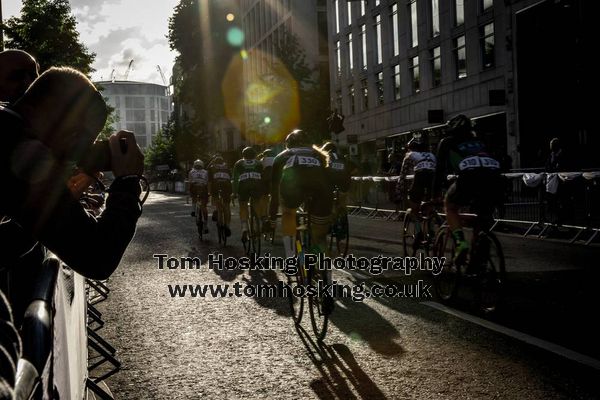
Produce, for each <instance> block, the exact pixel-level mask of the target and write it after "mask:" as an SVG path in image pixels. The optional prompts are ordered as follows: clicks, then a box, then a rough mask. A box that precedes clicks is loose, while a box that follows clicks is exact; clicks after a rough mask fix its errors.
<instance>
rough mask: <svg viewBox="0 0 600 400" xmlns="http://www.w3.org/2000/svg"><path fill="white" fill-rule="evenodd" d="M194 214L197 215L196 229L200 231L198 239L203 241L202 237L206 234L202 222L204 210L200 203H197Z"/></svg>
mask: <svg viewBox="0 0 600 400" xmlns="http://www.w3.org/2000/svg"><path fill="white" fill-rule="evenodd" d="M194 213H195V214H196V228H197V229H198V237H199V238H200V241H202V239H203V238H202V235H203V233H204V223H203V221H202V208H201V207H200V205H199V202H196V207H195V208H194Z"/></svg>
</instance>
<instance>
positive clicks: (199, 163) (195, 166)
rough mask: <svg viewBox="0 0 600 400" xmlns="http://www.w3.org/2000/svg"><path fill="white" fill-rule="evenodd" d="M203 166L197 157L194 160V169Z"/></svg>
mask: <svg viewBox="0 0 600 400" xmlns="http://www.w3.org/2000/svg"><path fill="white" fill-rule="evenodd" d="M202 168H204V163H203V162H202V160H200V159H198V160H196V161H194V169H202Z"/></svg>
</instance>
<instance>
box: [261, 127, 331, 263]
mask: <svg viewBox="0 0 600 400" xmlns="http://www.w3.org/2000/svg"><path fill="white" fill-rule="evenodd" d="M285 144H286V150H284V151H283V152H281V153H279V155H277V157H275V161H274V163H273V177H272V186H271V205H270V214H271V219H272V220H275V216H276V214H277V210H278V207H279V199H281V203H282V217H281V225H282V227H281V230H282V234H283V244H284V248H285V255H286V257H293V256H294V255H295V249H294V237H295V235H296V209H297V208H298V207H299V206H300V205H301V204H302V203H303V202H304V201H305V200H310V202H309V203H308V204H306V206H307V208H308V211H309V212H310V221H311V230H312V232H311V233H312V238H313V244H314V245H315V246H316V247H318V251H319V252H323V251H324V250H325V248H326V247H327V246H326V243H327V240H326V236H327V232H328V231H329V224H330V216H331V209H332V203H333V196H332V187H331V184H330V183H329V179H328V177H327V173H326V168H325V167H326V165H327V158H328V157H327V155H326V154H324V153H322V152H321V151H320V150H318V149H316V148H314V147H313V146H312V143H311V141H310V138H309V137H308V135H307V134H306V132H304V131H302V130H295V131H293V132H292V133H290V134H289V135H288V136H287V137H286V139H285Z"/></svg>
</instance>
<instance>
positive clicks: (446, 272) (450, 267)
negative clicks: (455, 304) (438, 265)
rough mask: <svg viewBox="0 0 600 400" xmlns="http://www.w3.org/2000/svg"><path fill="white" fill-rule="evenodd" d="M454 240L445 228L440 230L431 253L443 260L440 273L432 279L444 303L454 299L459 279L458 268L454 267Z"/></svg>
mask: <svg viewBox="0 0 600 400" xmlns="http://www.w3.org/2000/svg"><path fill="white" fill-rule="evenodd" d="M454 248H455V245H454V240H453V239H452V237H451V235H450V229H448V227H447V226H444V227H442V228H440V230H439V231H438V233H437V236H436V238H435V242H434V245H433V251H434V254H435V256H436V257H438V258H440V259H443V263H444V264H443V268H442V272H440V274H439V275H437V276H435V278H434V286H435V291H436V293H437V295H438V296H439V298H440V299H441V300H442V301H444V302H449V301H451V300H453V299H454V297H455V295H456V292H457V289H458V281H459V279H460V268H458V267H457V266H456V265H454V261H453V257H454Z"/></svg>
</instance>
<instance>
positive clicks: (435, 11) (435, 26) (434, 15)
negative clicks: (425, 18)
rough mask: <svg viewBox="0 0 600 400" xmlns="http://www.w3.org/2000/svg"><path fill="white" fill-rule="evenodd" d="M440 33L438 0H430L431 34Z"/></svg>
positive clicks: (434, 35)
mask: <svg viewBox="0 0 600 400" xmlns="http://www.w3.org/2000/svg"><path fill="white" fill-rule="evenodd" d="M439 34H440V1H439V0H431V36H432V37H436V36H438V35H439Z"/></svg>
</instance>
